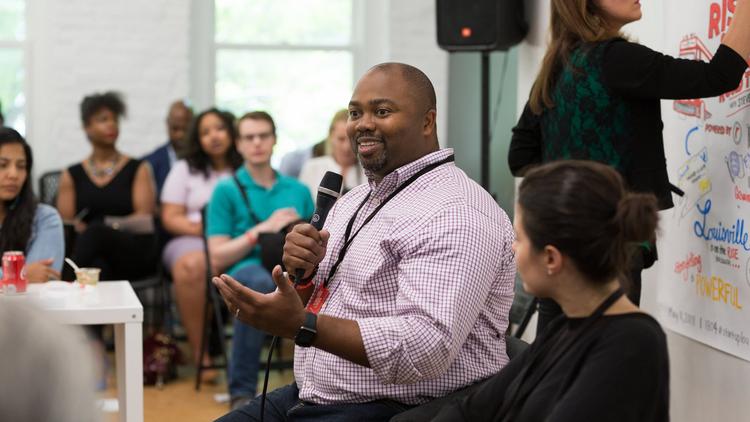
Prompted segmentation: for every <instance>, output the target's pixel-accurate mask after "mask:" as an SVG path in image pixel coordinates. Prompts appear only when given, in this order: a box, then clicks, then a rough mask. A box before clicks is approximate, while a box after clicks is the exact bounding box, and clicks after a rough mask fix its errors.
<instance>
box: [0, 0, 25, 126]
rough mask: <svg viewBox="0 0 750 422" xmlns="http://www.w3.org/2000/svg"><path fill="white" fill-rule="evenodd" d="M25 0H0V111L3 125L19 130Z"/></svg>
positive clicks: (21, 103)
mask: <svg viewBox="0 0 750 422" xmlns="http://www.w3.org/2000/svg"><path fill="white" fill-rule="evenodd" d="M24 3H25V2H24V0H0V111H2V114H3V116H4V117H5V125H6V126H10V127H13V128H15V129H16V130H18V131H19V132H21V133H24V132H25V131H26V122H25V119H24V105H25V104H26V97H25V96H24V89H23V88H24V50H23V46H24V38H25V34H26V18H25V5H24Z"/></svg>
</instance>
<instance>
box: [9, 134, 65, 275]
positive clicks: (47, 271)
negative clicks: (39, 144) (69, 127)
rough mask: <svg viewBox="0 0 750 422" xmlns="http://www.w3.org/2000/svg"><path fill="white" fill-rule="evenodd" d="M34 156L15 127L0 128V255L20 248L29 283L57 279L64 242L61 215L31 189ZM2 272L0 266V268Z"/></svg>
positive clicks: (63, 251)
mask: <svg viewBox="0 0 750 422" xmlns="http://www.w3.org/2000/svg"><path fill="white" fill-rule="evenodd" d="M33 163H34V157H33V155H32V153H31V147H30V146H29V144H27V143H26V141H25V140H24V139H23V137H22V136H21V135H20V134H19V133H18V132H16V131H15V130H13V129H11V128H8V127H2V128H0V255H2V253H3V252H6V251H23V252H24V253H25V255H26V277H27V278H28V280H29V281H30V282H32V283H39V282H44V281H48V280H57V279H60V270H61V268H62V263H63V255H64V253H65V241H64V237H63V226H62V220H61V219H60V215H59V214H58V213H57V210H55V209H54V208H52V207H50V206H48V205H44V204H40V203H39V202H38V201H37V199H36V198H35V197H34V191H33V190H32V188H31V170H32V165H33ZM0 274H2V269H0Z"/></svg>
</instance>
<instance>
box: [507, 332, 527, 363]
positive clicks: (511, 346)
mask: <svg viewBox="0 0 750 422" xmlns="http://www.w3.org/2000/svg"><path fill="white" fill-rule="evenodd" d="M528 348H529V343H526V342H525V341H523V340H521V339H520V338H518V337H513V336H505V351H506V352H507V353H508V358H509V359H511V360H513V359H514V358H515V357H516V356H518V355H520V354H521V353H522V352H523V351H524V350H526V349H528Z"/></svg>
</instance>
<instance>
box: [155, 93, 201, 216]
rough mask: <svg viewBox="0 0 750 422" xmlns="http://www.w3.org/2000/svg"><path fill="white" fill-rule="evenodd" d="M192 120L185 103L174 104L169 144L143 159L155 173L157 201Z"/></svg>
mask: <svg viewBox="0 0 750 422" xmlns="http://www.w3.org/2000/svg"><path fill="white" fill-rule="evenodd" d="M192 120H193V110H192V109H191V108H190V107H189V106H188V105H187V104H185V102H184V101H182V100H179V101H175V102H174V103H172V105H171V106H170V107H169V114H168V115H167V133H168V134H169V142H167V143H166V144H164V145H162V146H160V147H159V148H157V149H156V150H154V152H152V153H151V154H149V155H147V156H145V157H143V159H144V160H146V161H148V162H149V164H151V169H152V170H153V172H154V181H156V193H157V201H158V199H159V197H160V196H161V188H162V186H164V180H166V178H167V174H169V170H171V169H172V164H173V163H174V162H175V161H176V160H177V152H179V151H180V150H181V149H182V148H183V144H184V139H185V134H186V133H187V130H188V127H189V126H190V122H191V121H192Z"/></svg>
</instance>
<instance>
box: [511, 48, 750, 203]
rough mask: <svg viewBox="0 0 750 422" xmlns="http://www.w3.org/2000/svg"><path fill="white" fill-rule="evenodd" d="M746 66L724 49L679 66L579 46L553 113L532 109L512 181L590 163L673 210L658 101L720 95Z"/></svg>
mask: <svg viewBox="0 0 750 422" xmlns="http://www.w3.org/2000/svg"><path fill="white" fill-rule="evenodd" d="M746 68H747V62H746V61H745V60H744V59H743V58H742V56H740V55H739V54H737V53H736V52H735V51H734V50H732V49H730V48H729V47H726V46H724V45H722V46H720V47H719V48H718V50H717V51H716V54H715V55H714V57H713V59H712V60H711V62H710V63H705V62H699V61H693V60H685V59H676V58H673V57H670V56H666V55H663V54H661V53H659V52H656V51H653V50H651V49H649V48H648V47H644V46H642V45H640V44H636V43H631V42H628V41H626V40H623V39H620V38H617V39H613V40H610V41H606V42H600V43H591V44H581V45H580V46H579V47H578V48H577V49H575V50H574V51H573V53H572V54H571V57H570V60H569V62H568V64H567V66H565V67H564V68H563V69H562V70H561V71H560V72H559V76H558V79H557V82H556V83H555V87H554V90H553V92H552V99H553V101H554V103H555V106H554V107H552V108H549V109H545V110H544V112H543V113H542V114H541V115H540V116H537V115H534V114H533V112H532V111H531V110H530V108H529V106H528V104H527V105H526V107H525V108H524V111H523V114H522V115H521V118H520V119H519V121H518V124H517V125H516V127H515V128H513V137H512V140H511V145H510V152H509V155H508V164H509V165H510V169H511V172H513V174H514V175H521V173H523V171H524V169H525V168H527V167H528V166H529V165H534V164H539V163H543V162H549V161H553V160H558V159H586V160H595V161H599V162H603V163H606V164H609V165H611V166H613V167H615V168H616V169H617V170H618V171H619V172H620V173H621V174H622V175H623V177H624V178H625V180H626V182H627V183H628V185H629V187H630V188H631V189H633V190H635V191H638V192H652V193H654V194H655V195H656V197H657V198H658V200H659V206H660V208H661V209H665V208H671V207H672V206H673V203H672V197H671V194H670V190H671V185H670V183H669V179H668V177H667V165H666V158H665V155H664V141H663V137H662V129H663V124H662V121H661V108H660V103H659V100H660V99H687V98H703V97H711V96H716V95H720V94H722V93H724V92H727V91H730V90H733V89H735V88H737V86H738V85H739V83H740V81H741V79H742V76H743V74H744V72H745V69H746Z"/></svg>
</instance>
